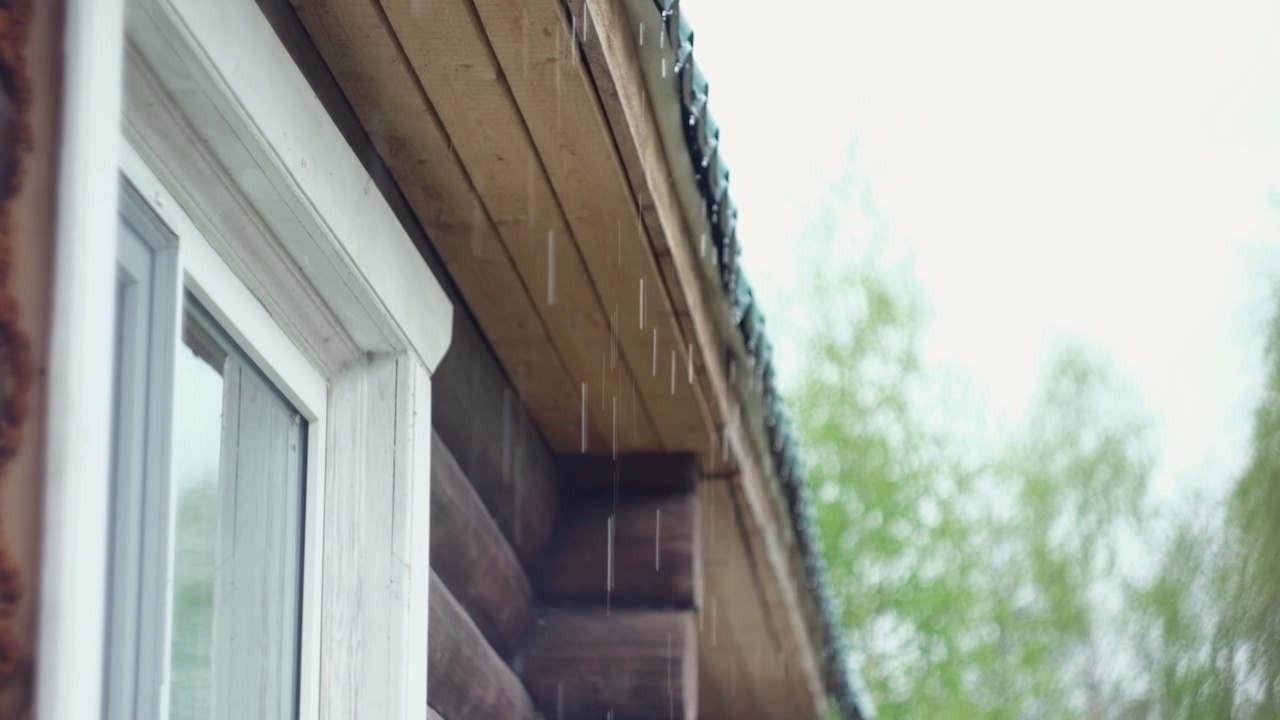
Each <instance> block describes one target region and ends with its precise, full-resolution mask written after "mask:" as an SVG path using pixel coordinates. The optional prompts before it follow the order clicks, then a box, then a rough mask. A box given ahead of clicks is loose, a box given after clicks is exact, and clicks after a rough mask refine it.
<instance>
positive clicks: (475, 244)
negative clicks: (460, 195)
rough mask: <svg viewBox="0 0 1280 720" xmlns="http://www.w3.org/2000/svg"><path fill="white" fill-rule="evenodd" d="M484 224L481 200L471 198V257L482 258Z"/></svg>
mask: <svg viewBox="0 0 1280 720" xmlns="http://www.w3.org/2000/svg"><path fill="white" fill-rule="evenodd" d="M482 222H484V216H483V213H482V210H481V209H480V199H479V198H477V197H475V196H474V195H473V196H472V197H471V257H475V258H478V257H480V256H481V254H482V253H481V252H480V250H481V248H480V223H482Z"/></svg>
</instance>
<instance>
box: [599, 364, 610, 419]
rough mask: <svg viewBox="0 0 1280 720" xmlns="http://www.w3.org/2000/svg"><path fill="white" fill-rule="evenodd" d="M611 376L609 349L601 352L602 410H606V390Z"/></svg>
mask: <svg viewBox="0 0 1280 720" xmlns="http://www.w3.org/2000/svg"><path fill="white" fill-rule="evenodd" d="M608 378H609V351H608V350H606V351H604V352H603V353H600V412H604V391H605V387H606V384H607V383H608Z"/></svg>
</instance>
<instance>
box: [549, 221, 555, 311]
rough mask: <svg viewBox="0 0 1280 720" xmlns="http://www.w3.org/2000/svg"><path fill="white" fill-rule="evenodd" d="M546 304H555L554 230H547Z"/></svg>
mask: <svg viewBox="0 0 1280 720" xmlns="http://www.w3.org/2000/svg"><path fill="white" fill-rule="evenodd" d="M547 304H548V305H555V304H556V231H555V230H548V231H547Z"/></svg>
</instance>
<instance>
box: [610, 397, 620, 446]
mask: <svg viewBox="0 0 1280 720" xmlns="http://www.w3.org/2000/svg"><path fill="white" fill-rule="evenodd" d="M611 399H612V400H613V459H614V460H617V459H618V397H617V396H616V395H615V396H614V397H613V398H611Z"/></svg>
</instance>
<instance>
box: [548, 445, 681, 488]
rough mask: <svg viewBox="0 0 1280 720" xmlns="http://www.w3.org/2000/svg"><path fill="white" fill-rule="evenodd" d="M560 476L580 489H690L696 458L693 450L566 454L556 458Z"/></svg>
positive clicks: (566, 482) (562, 480) (570, 484)
mask: <svg viewBox="0 0 1280 720" xmlns="http://www.w3.org/2000/svg"><path fill="white" fill-rule="evenodd" d="M559 466H560V479H561V482H563V483H564V484H565V486H567V487H571V488H574V489H576V490H579V491H584V490H585V491H591V490H606V489H608V490H612V489H613V486H614V483H615V482H616V483H617V485H618V487H620V488H626V489H638V490H692V489H693V488H694V486H695V485H697V483H698V477H699V475H700V473H699V470H698V457H697V456H696V455H694V454H693V453H628V454H626V455H619V456H617V458H616V459H615V458H614V456H612V455H565V456H562V457H561V458H560V459H559Z"/></svg>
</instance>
